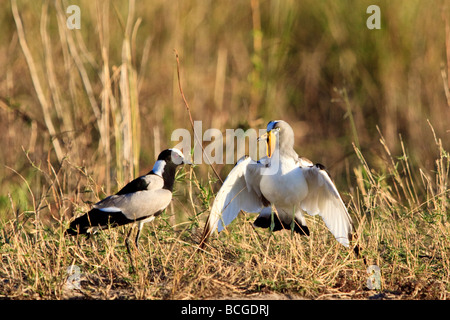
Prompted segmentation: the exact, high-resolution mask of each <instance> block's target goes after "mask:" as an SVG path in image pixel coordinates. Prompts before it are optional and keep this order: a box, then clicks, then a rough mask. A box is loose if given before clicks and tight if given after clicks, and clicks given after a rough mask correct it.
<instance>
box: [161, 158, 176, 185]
mask: <svg viewBox="0 0 450 320" xmlns="http://www.w3.org/2000/svg"><path fill="white" fill-rule="evenodd" d="M176 169H177V167H176V166H174V165H166V167H165V168H164V171H163V174H162V178H163V180H164V186H163V189H167V190H169V191H171V192H172V191H173V185H174V183H175V172H176Z"/></svg>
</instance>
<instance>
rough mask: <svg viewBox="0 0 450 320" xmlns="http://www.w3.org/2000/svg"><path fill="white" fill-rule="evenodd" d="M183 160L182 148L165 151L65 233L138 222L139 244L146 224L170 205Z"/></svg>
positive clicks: (83, 231) (137, 237) (89, 230)
mask: <svg viewBox="0 0 450 320" xmlns="http://www.w3.org/2000/svg"><path fill="white" fill-rule="evenodd" d="M184 163H186V162H185V160H184V157H183V154H182V153H181V151H180V150H178V149H175V148H173V149H166V150H164V151H162V152H161V153H160V154H159V156H158V160H157V161H156V162H155V165H154V166H153V169H152V170H151V171H150V172H149V173H147V174H146V175H143V176H141V177H139V178H136V179H134V180H133V181H131V182H129V183H128V184H127V185H125V186H124V187H123V188H122V189H121V190H120V191H119V192H117V193H116V194H115V195H111V196H109V197H107V198H105V199H103V200H101V201H99V202H97V203H96V204H95V205H94V207H93V208H92V209H91V210H90V211H89V212H88V213H86V214H84V215H83V216H81V217H78V218H76V219H75V220H74V221H72V223H71V224H70V226H69V228H68V229H67V231H66V232H67V233H68V234H70V235H77V234H85V233H94V232H95V231H97V230H98V229H105V228H108V227H117V226H121V225H124V224H129V223H137V224H138V233H137V235H136V238H135V242H136V245H137V244H138V240H139V235H140V232H141V230H142V227H143V226H144V223H146V222H150V221H152V220H154V219H155V217H156V216H158V215H159V214H161V213H162V211H163V210H164V209H165V208H166V207H167V206H168V205H169V204H170V202H171V200H172V191H173V185H174V182H175V172H176V168H177V167H178V166H179V165H181V164H184ZM130 233H131V232H130Z"/></svg>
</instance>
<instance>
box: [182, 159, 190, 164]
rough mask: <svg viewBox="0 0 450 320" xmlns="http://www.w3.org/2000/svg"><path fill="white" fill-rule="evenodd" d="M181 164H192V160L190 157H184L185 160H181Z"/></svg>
mask: <svg viewBox="0 0 450 320" xmlns="http://www.w3.org/2000/svg"><path fill="white" fill-rule="evenodd" d="M181 164H189V165H192V162H190V161H189V160H188V159H183V161H182V162H181Z"/></svg>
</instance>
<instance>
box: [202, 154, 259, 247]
mask: <svg viewBox="0 0 450 320" xmlns="http://www.w3.org/2000/svg"><path fill="white" fill-rule="evenodd" d="M261 167H262V165H261V164H260V163H259V162H257V161H254V160H252V159H251V158H250V157H244V158H241V159H240V160H239V161H238V162H237V164H236V165H235V167H234V168H233V169H232V170H231V171H230V173H229V174H228V176H227V178H226V179H225V181H224V182H223V185H222V187H221V188H220V190H219V191H218V193H217V195H216V198H215V199H214V203H213V205H212V208H211V212H210V214H209V216H208V219H207V221H206V225H205V229H204V231H203V238H202V241H201V244H200V247H203V245H204V243H205V242H206V240H207V239H208V237H209V236H210V235H211V234H212V233H214V232H215V231H216V230H218V232H220V231H222V230H223V229H224V228H225V226H227V225H228V224H230V223H231V222H232V221H233V220H234V219H235V218H236V217H237V215H238V214H239V212H240V211H241V210H244V211H247V212H260V211H261V209H262V208H263V207H264V205H263V203H262V200H261V191H260V189H259V182H260V179H261V177H260V174H259V170H260V168H261Z"/></svg>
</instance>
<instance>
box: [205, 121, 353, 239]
mask: <svg viewBox="0 0 450 320" xmlns="http://www.w3.org/2000/svg"><path fill="white" fill-rule="evenodd" d="M263 136H264V138H265V139H266V143H267V145H266V146H267V150H266V151H267V157H264V158H262V159H260V160H259V161H255V160H252V159H251V158H249V157H244V158H242V159H241V160H239V161H238V162H237V164H236V165H235V167H234V168H233V169H232V170H231V172H230V173H229V174H228V177H227V178H226V180H225V181H224V183H223V185H222V187H221V188H220V190H219V191H218V193H217V195H216V198H215V200H214V202H213V205H212V208H211V212H210V215H209V217H208V220H207V222H206V226H205V229H204V232H203V239H202V241H201V244H200V246H201V247H203V246H204V244H205V242H206V241H207V239H208V237H209V236H210V235H211V234H212V233H214V232H215V231H218V232H220V231H221V230H223V229H224V227H225V226H227V225H228V224H229V223H231V222H232V221H233V220H234V219H235V218H236V217H237V215H238V213H239V212H240V210H243V211H246V212H254V213H259V216H258V218H257V219H256V220H255V222H254V226H256V227H263V228H268V227H270V226H272V228H273V230H281V229H291V228H292V229H293V230H294V231H295V232H298V233H300V234H303V235H309V229H308V227H307V225H306V219H305V216H304V214H305V213H308V214H309V215H317V214H318V215H320V216H321V217H322V219H323V220H324V222H325V224H326V226H327V227H328V229H329V230H330V232H331V233H332V234H333V235H334V237H335V238H336V240H337V241H338V242H339V243H341V244H342V245H344V246H345V247H348V246H349V244H350V239H351V237H352V233H353V230H354V228H353V223H352V219H351V217H350V215H349V213H348V212H347V209H346V207H345V205H344V203H343V201H342V199H341V197H340V195H339V192H338V191H337V189H336V187H335V185H334V184H333V182H332V181H331V178H330V176H329V175H328V173H327V172H326V170H325V168H324V166H322V165H320V164H316V165H314V164H313V163H312V162H311V161H309V160H308V159H306V158H301V157H299V156H298V154H297V153H296V152H295V151H294V132H293V130H292V128H291V126H290V125H289V124H288V123H286V122H285V121H282V120H280V121H271V122H269V124H268V125H267V133H266V134H264V135H263ZM272 205H273V206H274V207H275V208H276V212H277V213H278V216H277V217H274V218H272V217H273V216H272V207H271V206H272Z"/></svg>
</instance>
